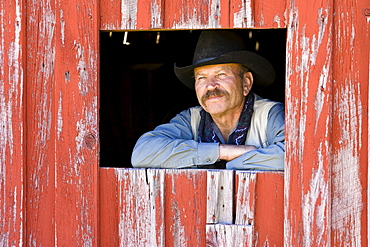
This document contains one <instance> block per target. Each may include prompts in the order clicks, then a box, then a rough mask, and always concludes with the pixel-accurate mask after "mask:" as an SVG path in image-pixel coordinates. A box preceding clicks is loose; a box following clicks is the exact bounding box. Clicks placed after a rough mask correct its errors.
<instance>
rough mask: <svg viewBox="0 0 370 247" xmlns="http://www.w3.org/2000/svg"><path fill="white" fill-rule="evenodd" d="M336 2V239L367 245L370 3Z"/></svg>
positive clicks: (333, 172) (334, 241)
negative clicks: (369, 10)
mask: <svg viewBox="0 0 370 247" xmlns="http://www.w3.org/2000/svg"><path fill="white" fill-rule="evenodd" d="M334 3H335V5H334V8H335V16H334V23H335V26H334V34H333V36H334V45H333V46H334V51H333V61H334V66H333V81H334V84H335V86H334V87H333V97H334V99H333V115H332V116H333V119H332V121H333V130H332V131H333V140H332V143H333V160H332V168H331V175H332V176H331V178H332V187H331V193H332V196H331V199H332V212H331V227H332V235H331V236H332V242H331V244H332V245H333V246H339V245H341V246H366V245H367V243H368V240H367V238H368V232H367V231H368V219H367V217H366V216H367V215H368V211H367V207H366V204H367V201H368V199H367V197H368V194H367V193H368V192H367V191H368V187H367V185H368V184H367V181H368V174H367V173H368V172H367V170H368V164H369V163H368V142H367V140H368V139H367V138H368V131H369V129H368V123H369V120H368V102H369V97H368V92H369V52H370V48H369V47H370V42H369V29H368V28H369V20H370V19H369V16H366V8H370V3H369V1H361V0H358V1H340V2H336V1H335V2H334Z"/></svg>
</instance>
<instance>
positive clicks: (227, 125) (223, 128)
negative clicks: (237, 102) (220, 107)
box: [212, 109, 242, 142]
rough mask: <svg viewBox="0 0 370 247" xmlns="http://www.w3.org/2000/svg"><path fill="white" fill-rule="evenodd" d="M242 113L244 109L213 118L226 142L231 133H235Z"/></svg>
mask: <svg viewBox="0 0 370 247" xmlns="http://www.w3.org/2000/svg"><path fill="white" fill-rule="evenodd" d="M241 112H242V109H240V110H238V111H235V112H233V113H229V114H224V115H221V116H212V119H213V122H214V123H215V124H216V125H217V127H218V129H219V130H220V132H221V134H222V137H223V138H224V140H225V141H226V142H227V139H228V137H229V135H230V133H231V131H233V129H234V128H235V126H236V125H237V124H238V121H239V118H240V114H241Z"/></svg>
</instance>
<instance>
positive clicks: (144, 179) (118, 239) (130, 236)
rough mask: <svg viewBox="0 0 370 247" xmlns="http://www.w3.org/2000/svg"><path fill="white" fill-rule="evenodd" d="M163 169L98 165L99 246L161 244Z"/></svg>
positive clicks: (162, 238)
mask: <svg viewBox="0 0 370 247" xmlns="http://www.w3.org/2000/svg"><path fill="white" fill-rule="evenodd" d="M164 177H165V170H154V169H153V170H152V169H148V170H147V171H145V170H144V169H125V168H101V169H100V200H99V205H100V235H99V237H100V241H99V246H164V243H165V240H164V237H165V232H164V203H163V201H164Z"/></svg>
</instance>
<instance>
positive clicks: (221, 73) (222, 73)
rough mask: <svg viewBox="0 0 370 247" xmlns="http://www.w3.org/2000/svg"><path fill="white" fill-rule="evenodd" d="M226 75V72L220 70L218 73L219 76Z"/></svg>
mask: <svg viewBox="0 0 370 247" xmlns="http://www.w3.org/2000/svg"><path fill="white" fill-rule="evenodd" d="M225 75H226V73H225V72H220V73H218V74H217V76H225Z"/></svg>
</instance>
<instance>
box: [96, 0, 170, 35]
mask: <svg viewBox="0 0 370 247" xmlns="http://www.w3.org/2000/svg"><path fill="white" fill-rule="evenodd" d="M162 2H163V1H162V0H144V1H141V0H140V1H138V0H102V1H101V2H100V9H101V11H100V18H101V23H100V29H101V30H148V29H153V28H162V27H163V23H162V22H163V9H162V8H163V6H162Z"/></svg>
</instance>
